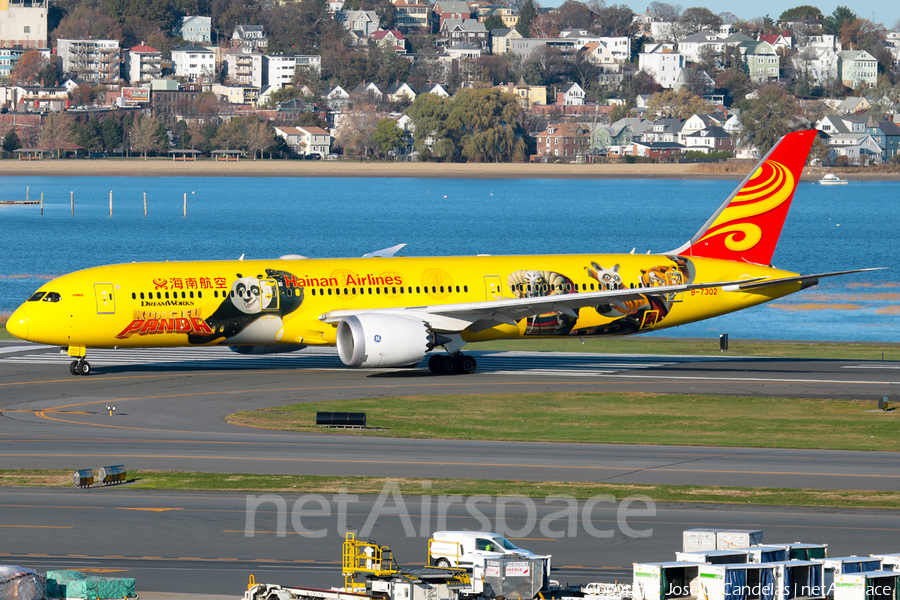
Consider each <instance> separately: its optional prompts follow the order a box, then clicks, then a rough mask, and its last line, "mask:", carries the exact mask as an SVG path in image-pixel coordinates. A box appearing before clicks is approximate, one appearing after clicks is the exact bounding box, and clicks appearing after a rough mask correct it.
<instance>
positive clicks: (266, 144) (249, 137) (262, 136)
mask: <svg viewBox="0 0 900 600" xmlns="http://www.w3.org/2000/svg"><path fill="white" fill-rule="evenodd" d="M245 133H246V138H245V139H246V144H247V150H248V151H249V152H250V153H252V154H253V160H256V153H257V152H259V153H260V157H262V153H263V152H264V151H265V150H268V149H269V148H271V147H272V146H273V145H274V144H275V139H274V137H273V133H272V130H271V129H269V125H268V124H267V123H263V122H262V121H260V120H259V119H254V120H250V121H248V122H247V124H246V128H245Z"/></svg>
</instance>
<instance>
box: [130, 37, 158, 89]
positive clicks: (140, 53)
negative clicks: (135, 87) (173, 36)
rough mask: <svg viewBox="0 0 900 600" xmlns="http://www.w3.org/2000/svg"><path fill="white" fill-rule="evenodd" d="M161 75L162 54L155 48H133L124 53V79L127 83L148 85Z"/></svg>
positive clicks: (141, 46)
mask: <svg viewBox="0 0 900 600" xmlns="http://www.w3.org/2000/svg"><path fill="white" fill-rule="evenodd" d="M161 73H162V52H160V51H159V50H157V49H156V48H151V47H150V46H145V45H143V44H141V45H140V46H135V47H134V48H132V49H130V50H128V51H126V52H125V78H126V79H127V80H128V82H129V83H132V84H135V83H149V82H150V81H152V80H154V79H159V77H160V74H161Z"/></svg>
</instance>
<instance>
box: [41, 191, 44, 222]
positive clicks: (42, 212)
mask: <svg viewBox="0 0 900 600" xmlns="http://www.w3.org/2000/svg"><path fill="white" fill-rule="evenodd" d="M41 216H42V217H43V216H44V192H41Z"/></svg>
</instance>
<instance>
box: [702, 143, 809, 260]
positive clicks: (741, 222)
mask: <svg viewBox="0 0 900 600" xmlns="http://www.w3.org/2000/svg"><path fill="white" fill-rule="evenodd" d="M793 192H794V176H793V175H792V174H791V172H790V171H789V170H788V169H787V168H786V167H785V166H784V165H782V164H780V163H777V162H775V161H773V160H767V161H766V162H765V163H764V164H763V165H762V166H761V167H759V168H758V169H757V170H756V173H754V174H753V177H752V178H751V179H750V181H748V182H747V185H745V186H744V187H743V188H741V191H740V192H738V194H737V195H736V196H735V197H734V199H732V201H731V203H730V204H729V205H728V207H727V208H726V209H725V210H723V211H722V214H720V215H719V217H718V218H717V219H716V220H715V221H713V224H712V225H711V226H710V228H709V229H708V230H707V231H706V234H705V235H704V236H703V237H702V238H700V240H699V241H700V242H701V243H702V242H705V241H707V240H710V239H711V238H714V237H718V236H725V238H724V242H723V243H724V244H725V247H726V248H728V249H729V250H731V251H732V252H746V251H747V250H749V249H751V248H753V247H754V246H756V245H757V244H758V243H759V242H760V241H761V240H762V238H763V227H764V226H765V225H766V223H764V222H763V223H761V222H759V221H760V220H764V219H753V220H750V219H752V218H753V217H760V216H762V215H765V214H766V213H768V212H770V211H772V210H775V209H776V208H778V207H779V206H781V205H782V204H784V203H785V202H787V201H788V200H790V199H791V195H792V194H793Z"/></svg>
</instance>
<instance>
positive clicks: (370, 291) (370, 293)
mask: <svg viewBox="0 0 900 600" xmlns="http://www.w3.org/2000/svg"><path fill="white" fill-rule="evenodd" d="M369 295H370V296H371V295H372V288H369Z"/></svg>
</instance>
